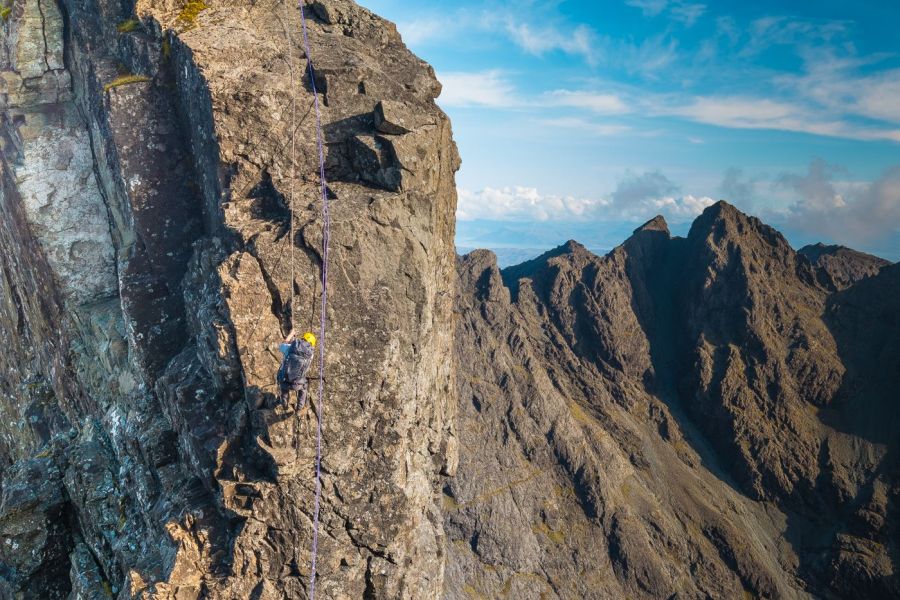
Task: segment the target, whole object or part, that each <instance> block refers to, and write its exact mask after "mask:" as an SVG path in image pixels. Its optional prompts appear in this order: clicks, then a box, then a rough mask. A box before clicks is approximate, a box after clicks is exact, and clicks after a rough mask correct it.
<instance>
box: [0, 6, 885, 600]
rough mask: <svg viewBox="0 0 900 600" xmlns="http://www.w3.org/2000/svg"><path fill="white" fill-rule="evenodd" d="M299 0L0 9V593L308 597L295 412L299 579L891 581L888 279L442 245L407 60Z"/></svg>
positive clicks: (860, 260) (770, 591) (711, 213)
mask: <svg viewBox="0 0 900 600" xmlns="http://www.w3.org/2000/svg"><path fill="white" fill-rule="evenodd" d="M303 2H304V4H303V7H304V10H305V14H306V17H307V21H308V23H307V24H308V28H309V42H310V47H311V52H310V53H311V55H312V56H311V58H312V59H313V61H314V64H315V68H314V69H310V68H309V58H310V57H307V56H306V52H305V51H304V44H303V35H302V30H301V15H300V11H299V10H298V6H297V5H296V4H295V3H292V2H281V1H280V0H258V1H255V2H238V1H236V0H138V1H137V2H136V3H135V2H130V1H128V0H116V1H113V0H8V1H7V2H6V3H4V4H2V7H0V29H2V32H3V35H2V37H0V104H2V109H3V110H2V113H0V209H2V214H0V340H2V348H3V353H2V354H0V600H6V599H10V600H12V599H23V600H30V599H35V600H38V599H39V600H57V599H61V600H63V599H64V600H101V599H105V598H116V599H118V600H130V599H142V600H200V599H209V600H231V599H244V598H247V599H253V600H275V599H299V598H306V597H307V596H308V595H309V593H310V591H311V590H310V587H311V586H310V583H311V562H312V555H311V551H312V545H313V544H312V537H313V523H314V519H315V506H314V498H315V485H316V480H315V476H314V464H315V455H316V429H317V424H318V423H321V424H322V429H323V431H322V433H323V439H322V447H323V461H322V480H321V482H322V495H321V507H320V509H321V510H320V515H319V518H320V523H321V525H320V536H319V540H318V552H317V555H316V557H317V563H316V564H317V575H318V578H317V580H316V584H317V585H316V592H317V597H319V598H329V599H361V600H363V599H446V600H464V599H483V598H490V599H493V598H510V599H535V600H538V599H576V598H590V599H621V598H634V599H637V598H654V599H655V598H660V599H681V600H687V599H698V600H699V599H706V598H729V599H730V598H737V599H747V598H825V599H832V598H867V599H868V598H871V599H881V598H895V597H900V406H898V402H900V398H898V394H897V390H898V389H900V345H898V344H900V342H898V340H900V267H898V265H890V264H888V263H886V262H885V261H881V260H880V259H877V258H875V257H871V256H868V255H864V254H861V253H857V252H854V251H852V250H849V249H846V248H839V247H831V246H821V245H819V246H810V247H807V248H804V249H802V250H800V251H799V252H797V251H794V250H793V249H792V248H791V247H790V245H789V244H788V243H787V242H786V241H785V239H784V238H783V237H782V236H781V235H780V234H779V233H778V232H777V231H775V230H773V229H772V228H770V227H768V226H766V225H764V224H763V223H761V222H760V221H758V220H757V219H754V218H752V217H749V216H747V215H744V214H742V213H741V212H739V211H738V210H736V209H735V208H733V207H732V206H730V205H728V204H726V203H724V202H722V203H719V204H716V205H714V206H712V207H710V208H709V209H707V210H706V211H705V212H704V213H703V214H702V215H701V216H700V217H699V218H698V219H697V221H696V222H695V223H694V225H693V227H692V228H691V230H690V233H689V235H688V236H687V237H686V238H679V237H672V236H671V235H670V233H669V230H668V226H667V224H666V223H665V221H664V220H663V219H662V218H661V217H658V218H656V219H654V220H652V221H650V222H649V223H647V224H646V225H644V226H643V227H641V228H639V229H638V230H636V231H635V233H634V235H633V236H632V237H631V238H630V239H629V240H627V241H626V242H625V243H624V244H623V245H621V246H620V247H618V248H616V249H615V250H614V251H612V252H611V253H610V254H609V255H607V256H604V257H599V256H596V255H594V254H592V253H590V252H588V251H587V250H586V249H584V248H583V247H582V246H580V245H579V244H577V243H576V242H570V243H568V244H566V245H565V246H563V247H560V248H557V249H556V250H553V251H551V252H549V253H547V254H545V255H543V256H541V257H539V258H537V259H535V260H533V261H530V262H527V263H524V264H521V265H519V266H516V267H512V268H508V269H504V270H501V269H499V268H498V266H497V262H496V259H495V257H494V256H493V255H492V254H491V253H490V252H487V251H476V252H474V253H472V254H469V255H467V256H465V257H461V258H460V257H457V255H456V252H455V249H454V244H453V239H454V233H455V217H454V215H455V211H456V189H455V183H454V174H455V172H456V171H457V170H458V168H459V166H460V158H459V155H458V153H457V150H456V146H455V144H454V142H453V139H452V134H451V128H450V122H449V120H448V118H447V117H446V115H445V114H444V113H443V112H442V111H441V110H440V109H439V108H438V107H437V105H436V104H435V98H436V97H438V96H439V94H440V91H441V86H440V84H439V83H438V81H437V80H436V78H435V75H434V72H433V70H432V69H431V67H429V66H428V65H427V64H425V63H424V62H422V61H421V60H419V59H418V58H416V57H415V56H413V55H412V54H411V53H410V52H409V51H408V50H407V49H406V47H405V46H404V44H403V42H402V40H401V38H400V35H399V34H398V33H397V30H396V28H395V27H394V26H393V25H392V24H391V23H389V22H387V21H384V20H382V19H380V18H379V17H377V16H375V15H373V14H371V13H370V12H368V11H367V10H365V9H363V8H361V7H359V6H357V5H356V4H354V3H353V2H351V1H350V0H316V1H312V0H303ZM314 90H315V92H314ZM314 93H315V94H317V96H314ZM315 100H318V103H319V106H320V109H321V116H322V125H323V136H324V161H325V171H326V177H327V180H328V188H327V190H325V195H326V196H327V198H328V200H327V201H328V206H329V208H330V213H331V227H330V244H329V248H330V258H329V264H328V267H329V271H330V279H329V283H328V293H329V303H328V304H327V307H326V309H325V312H324V314H322V312H321V304H320V298H321V293H322V289H321V287H322V286H321V281H322V279H321V276H322V271H323V257H324V252H323V241H324V239H323V238H324V235H323V232H324V230H323V225H324V223H323V219H324V217H323V210H322V208H323V207H322V200H321V196H320V190H319V187H318V186H319V164H318V149H317V133H318V129H317V126H316V111H315ZM321 317H324V318H325V320H326V323H327V337H326V339H325V340H320V343H324V344H325V345H326V346H325V347H326V354H325V355H326V361H325V364H324V378H325V380H324V383H325V395H324V401H320V400H319V397H318V394H317V393H316V392H317V385H315V384H314V385H312V386H310V387H311V394H310V398H311V402H310V403H308V404H307V405H305V406H302V407H301V406H300V405H299V404H297V403H296V402H295V401H294V400H293V399H292V400H290V401H289V402H288V403H287V404H279V403H278V402H276V392H277V385H276V371H277V369H278V366H279V362H280V359H281V354H280V352H279V348H278V345H279V343H280V342H281V341H282V339H283V337H284V336H285V334H286V333H287V332H288V330H289V329H290V328H291V327H292V326H294V327H296V328H298V329H300V330H307V329H308V330H316V328H317V326H318V323H319V320H320V318H321ZM317 368H318V365H316V366H315V368H314V370H313V372H314V373H315V372H316V371H317ZM311 377H312V378H313V379H316V380H317V379H318V378H317V375H311Z"/></svg>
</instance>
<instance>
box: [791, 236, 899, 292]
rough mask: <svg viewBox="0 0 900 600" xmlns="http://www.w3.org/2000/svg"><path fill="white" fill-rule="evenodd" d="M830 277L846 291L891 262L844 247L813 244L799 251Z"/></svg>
mask: <svg viewBox="0 0 900 600" xmlns="http://www.w3.org/2000/svg"><path fill="white" fill-rule="evenodd" d="M797 252H798V253H799V254H802V255H803V256H805V257H806V258H808V259H809V260H810V262H812V263H813V264H814V265H816V266H817V267H820V268H821V270H822V271H823V272H824V273H825V274H827V275H828V277H829V278H830V280H831V284H832V285H833V286H834V287H835V288H836V289H839V290H842V289H845V288H848V287H850V286H851V285H853V284H854V283H856V282H857V281H859V280H861V279H865V278H866V277H871V276H873V275H877V274H878V272H879V271H880V270H881V268H882V267H886V266H887V265H889V264H890V262H888V261H886V260H884V259H883V258H878V257H877V256H872V255H871V254H865V253H863V252H857V251H856V250H852V249H850V248H846V247H844V246H826V245H825V244H811V245H809V246H804V247H803V248H800V250H798V251H797Z"/></svg>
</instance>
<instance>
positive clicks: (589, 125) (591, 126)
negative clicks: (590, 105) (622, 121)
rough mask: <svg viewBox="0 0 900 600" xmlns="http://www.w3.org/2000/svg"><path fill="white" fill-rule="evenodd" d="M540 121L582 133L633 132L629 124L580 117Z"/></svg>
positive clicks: (547, 124) (604, 135)
mask: <svg viewBox="0 0 900 600" xmlns="http://www.w3.org/2000/svg"><path fill="white" fill-rule="evenodd" d="M538 123H540V124H542V125H546V126H548V127H562V128H565V129H575V130H577V131H580V132H582V133H588V134H590V135H596V136H601V137H607V136H616V135H624V134H626V133H629V132H631V131H632V130H631V128H630V127H628V126H627V125H619V124H615V123H595V122H593V121H589V120H587V119H580V118H578V117H561V118H559V119H541V120H540V121H538Z"/></svg>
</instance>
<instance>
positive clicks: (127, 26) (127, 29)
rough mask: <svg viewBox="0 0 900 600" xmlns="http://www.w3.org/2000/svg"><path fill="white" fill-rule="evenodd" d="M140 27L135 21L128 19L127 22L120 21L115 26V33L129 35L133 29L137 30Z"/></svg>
mask: <svg viewBox="0 0 900 600" xmlns="http://www.w3.org/2000/svg"><path fill="white" fill-rule="evenodd" d="M140 26H141V22H140V21H138V20H137V19H128V20H127V21H122V22H121V23H119V24H118V25H116V31H118V32H119V33H131V32H132V31H134V30H135V29H138V28H139V27H140Z"/></svg>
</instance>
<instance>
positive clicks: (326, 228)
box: [291, 0, 331, 600]
mask: <svg viewBox="0 0 900 600" xmlns="http://www.w3.org/2000/svg"><path fill="white" fill-rule="evenodd" d="M298 6H299V7H300V22H301V24H302V27H303V48H304V51H305V52H306V60H307V63H308V64H309V80H310V84H311V86H312V93H313V102H314V104H315V107H316V147H317V150H318V153H319V180H320V181H321V184H322V303H321V306H320V307H319V312H320V314H319V343H318V347H319V407H318V408H319V411H318V413H319V414H318V418H317V419H316V496H315V504H314V507H313V541H312V566H311V568H310V575H309V598H310V600H315V597H316V558H317V556H318V552H319V504H320V501H321V497H322V417H323V413H324V408H325V324H326V321H327V312H326V311H327V309H328V246H329V239H330V237H331V215H330V214H329V212H328V186H327V184H326V182H325V143H324V141H323V139H322V112H321V108H320V107H319V94H318V92H317V90H316V75H315V69H314V68H313V61H312V54H311V53H310V51H309V35H308V33H307V30H306V14H305V12H304V10H303V0H299V2H298ZM291 224H292V225H293V217H292V218H291ZM291 248H292V249H293V242H292V244H291ZM293 285H294V282H293V281H291V290H292V292H293ZM292 309H293V306H292Z"/></svg>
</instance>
